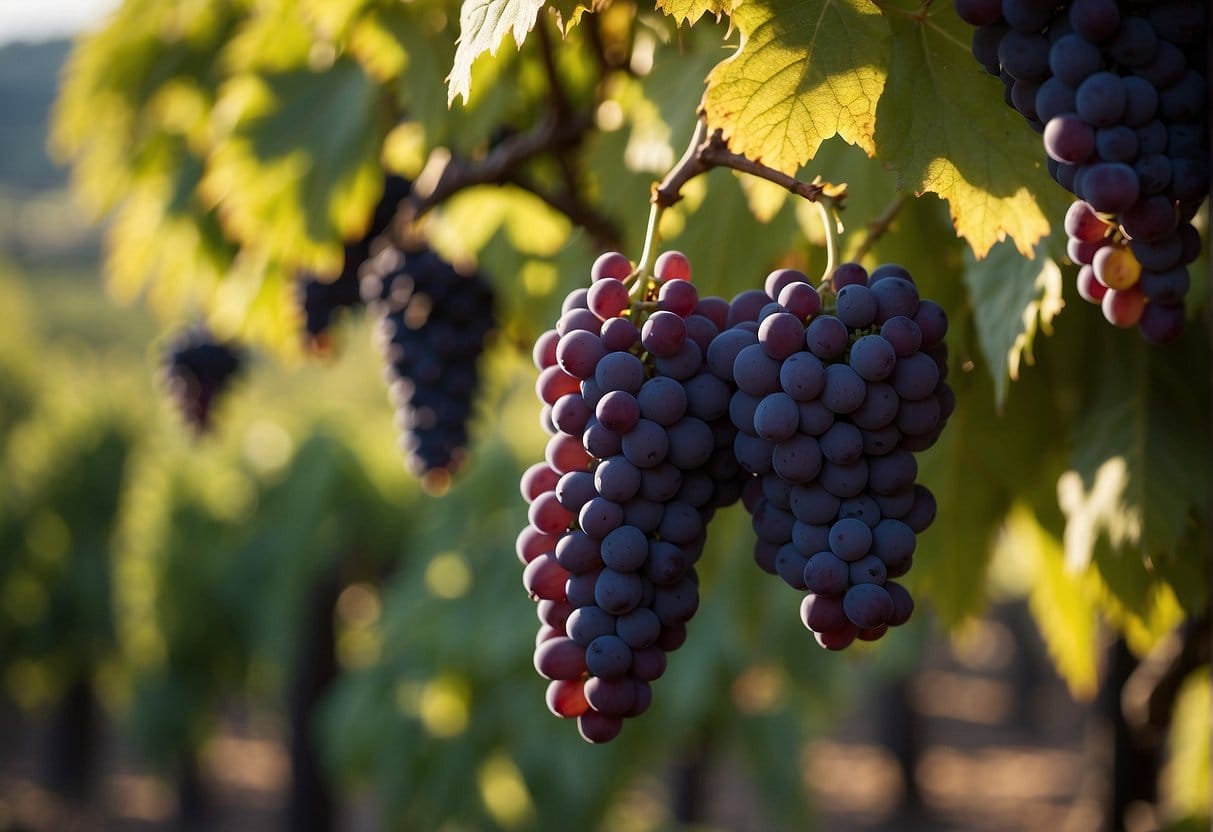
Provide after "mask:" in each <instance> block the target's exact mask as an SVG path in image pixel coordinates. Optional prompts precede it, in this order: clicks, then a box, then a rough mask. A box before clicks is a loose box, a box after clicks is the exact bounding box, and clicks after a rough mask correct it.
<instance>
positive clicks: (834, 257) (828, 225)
mask: <svg viewBox="0 0 1213 832" xmlns="http://www.w3.org/2000/svg"><path fill="white" fill-rule="evenodd" d="M816 205H817V213H819V214H820V215H821V226H822V231H823V232H824V233H825V235H826V267H825V271H824V272H823V273H822V275H821V286H822V287H823V288H824V287H825V286H828V285H829V282H830V275H832V274H834V267H835V266H836V265H837V264H838V240H837V239H836V237H835V234H834V232H835V227H836V223H837V220H835V219H834V214H833V212H832V211H831V210H830V209H829V207H828V206H827V205H826V204H825V203H824V202H818V203H816Z"/></svg>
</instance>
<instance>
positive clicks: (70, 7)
mask: <svg viewBox="0 0 1213 832" xmlns="http://www.w3.org/2000/svg"><path fill="white" fill-rule="evenodd" d="M118 3H119V0H0V44H4V43H9V42H11V41H14V40H26V41H38V40H46V39H48V38H56V37H64V36H67V35H72V34H75V33H76V32H78V31H80V30H81V29H89V28H93V27H95V26H97V25H98V24H99V23H100V22H101V21H102V19H104V17H105V15H106V14H108V13H109V12H110V11H111V10H112V9H114V8H116V7H117V6H118Z"/></svg>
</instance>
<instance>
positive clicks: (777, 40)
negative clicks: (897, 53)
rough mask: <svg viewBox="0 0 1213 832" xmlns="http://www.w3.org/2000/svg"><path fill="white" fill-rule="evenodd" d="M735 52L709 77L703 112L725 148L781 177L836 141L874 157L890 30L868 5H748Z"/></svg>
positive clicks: (857, 0)
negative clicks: (828, 141)
mask: <svg viewBox="0 0 1213 832" xmlns="http://www.w3.org/2000/svg"><path fill="white" fill-rule="evenodd" d="M732 23H733V25H734V26H736V27H737V28H738V29H739V30H740V31H741V44H740V46H738V48H737V52H736V53H735V54H734V55H733V56H732V57H731V58H729V59H728V60H726V61H723V62H722V63H720V64H718V65H717V66H716V68H715V69H713V70H712V72H711V74H710V75H708V89H707V92H706V94H705V95H704V109H705V110H706V113H707V121H708V124H709V125H711V126H712V127H714V128H718V129H720V130H721V131H723V133H724V138H725V139H726V140H728V143H729V148H730V149H731V150H733V151H734V152H736V153H741V154H744V155H745V156H748V157H750V158H751V159H755V160H758V161H761V162H763V163H765V164H767V165H769V166H771V167H773V168H776V169H778V170H781V171H783V172H785V173H795V172H796V169H797V168H799V167H800V166H801V165H803V164H804V163H805V162H807V161H808V160H809V159H811V158H813V154H815V153H816V152H817V148H818V146H819V145H820V144H821V143H822V142H823V141H825V140H826V139H828V138H830V137H831V136H833V135H835V134H837V135H839V136H841V137H842V138H843V139H844V140H846V141H847V142H849V143H851V144H856V145H859V146H860V147H862V148H863V149H864V151H865V152H866V153H867V154H868V155H869V156H871V155H873V154H874V153H875V150H876V147H875V144H874V143H873V135H874V133H875V130H876V103H877V100H878V99H879V98H880V94H881V90H882V89H884V86H885V74H886V63H887V61H886V58H885V52H886V40H885V35H886V29H885V27H884V25H883V23H882V22H881V17H880V13H879V11H878V10H877V8H876V6H874V5H873V4H872V3H870V2H866V0H749V2H746V3H743V4H742V5H741V6H739V7H738V8H737V9H736V11H734V13H733V16H732Z"/></svg>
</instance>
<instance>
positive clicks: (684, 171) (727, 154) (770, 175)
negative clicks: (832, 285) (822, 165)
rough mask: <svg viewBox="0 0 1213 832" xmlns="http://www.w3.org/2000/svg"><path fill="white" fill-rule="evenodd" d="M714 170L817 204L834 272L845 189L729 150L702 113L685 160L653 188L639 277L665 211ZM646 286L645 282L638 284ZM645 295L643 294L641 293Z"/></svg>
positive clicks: (645, 268) (646, 266) (646, 269)
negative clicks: (688, 187)
mask: <svg viewBox="0 0 1213 832" xmlns="http://www.w3.org/2000/svg"><path fill="white" fill-rule="evenodd" d="M713 168H730V169H732V170H736V171H740V172H741V173H747V174H750V175H751V176H756V177H758V178H759V179H765V180H766V181H768V182H773V183H775V184H776V185H779V186H780V187H782V188H784V189H786V190H787V191H788V192H789V193H792V194H795V195H796V196H799V197H802V198H804V199H807V200H808V201H809V202H814V203H817V205H818V206H819V208H820V211H821V217H822V223H823V225H824V227H825V235H826V249H827V261H828V262H827V264H826V276H827V277H828V276H829V273H830V271H831V270H832V269H833V266H834V260H835V244H834V220H833V215H834V214H835V213H836V212H837V211H839V210H841V209H842V207H843V200H844V199H845V198H846V187H845V186H835V185H831V184H829V183H826V182H822V181H820V178H818V179H815V180H814V181H812V182H803V181H801V180H799V179H797V178H796V177H794V176H790V175H788V174H786V173H784V172H783V171H780V170H776V169H775V168H772V167H770V166H769V165H765V164H763V163H762V162H758V161H755V160H754V159H750V158H748V157H746V156H743V155H741V154H740V153H734V152H733V151H731V150H729V146H728V143H727V142H726V141H725V139H724V135H723V133H722V132H721V131H720V130H711V131H709V128H708V123H707V121H706V120H705V119H704V117H703V114H702V113H701V114H700V116H699V118H698V120H697V121H696V122H695V132H694V133H693V134H692V135H691V142H690V144H689V145H687V149H686V151H685V152H684V153H683V154H682V158H681V159H679V160H678V162H677V163H676V164H675V165H674V167H673V168H672V169H671V170H670V172H669V173H667V174H666V176H665V178H664V179H662V180H661V181H660V182H658V183H656V184H655V185H654V186H653V193H652V197H651V199H650V200H649V201H650V204H651V208H650V210H649V225H648V229H647V230H646V231H645V237H644V249H643V250H642V252H641V254H640V260H639V262H638V263H637V264H636V273H637V275H638V276H639V277H641V278H644V277H646V276H648V275H649V274H650V270H651V269H652V265H653V257H654V256H655V253H656V251H655V250H656V247H657V236H658V228H659V226H660V225H661V215H662V213H664V212H665V209H666V208H668V207H670V206H671V205H674V204H676V203H678V202H679V201H680V200H681V199H682V189H683V187H685V186H686V184H687V183H688V182H690V181H691V180H692V179H694V178H695V177H697V176H700V175H701V174H704V173H707V172H708V171H710V170H712V169H713ZM637 283H638V285H643V284H644V283H645V281H644V280H643V279H641V280H639V281H637ZM641 291H643V290H641Z"/></svg>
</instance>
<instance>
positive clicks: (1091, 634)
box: [998, 505, 1101, 701]
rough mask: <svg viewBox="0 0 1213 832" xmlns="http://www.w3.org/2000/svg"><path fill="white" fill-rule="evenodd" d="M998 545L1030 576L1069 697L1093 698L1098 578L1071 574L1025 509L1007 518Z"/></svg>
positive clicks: (1035, 605)
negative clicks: (1028, 572)
mask: <svg viewBox="0 0 1213 832" xmlns="http://www.w3.org/2000/svg"><path fill="white" fill-rule="evenodd" d="M998 546H999V549H1000V552H999V554H1000V555H1003V556H1005V557H1007V558H1008V560H1013V561H1014V562H1015V563H1017V564H1018V565H1019V567H1020V568H1021V569H1025V568H1026V569H1027V570H1029V571H1030V573H1031V579H1030V586H1029V590H1028V608H1029V609H1030V610H1031V611H1032V618H1033V619H1034V620H1035V621H1036V626H1037V627H1038V628H1039V629H1040V635H1041V637H1042V638H1043V640H1044V643H1045V649H1047V650H1048V651H1049V656H1050V658H1052V659H1053V666H1054V667H1056V668H1057V673H1058V675H1060V676H1061V678H1062V679H1064V680H1065V683H1066V687H1068V688H1069V689H1070V695H1071V696H1073V697H1074V698H1075V699H1077V700H1079V701H1088V700H1090V699H1091V697H1092V696H1094V695H1095V692H1096V691H1097V690H1098V689H1099V656H1100V653H1101V650H1100V636H1101V632H1100V626H1099V624H1100V616H1099V609H1098V604H1097V595H1098V587H1099V582H1098V580H1097V579H1096V578H1095V576H1094V575H1092V574H1089V573H1085V572H1071V571H1069V570H1067V569H1066V565H1065V555H1064V554H1063V552H1062V547H1061V541H1059V540H1058V539H1057V538H1056V537H1054V536H1053V535H1052V534H1050V533H1049V532H1048V530H1046V529H1045V528H1044V527H1042V526H1041V524H1040V523H1039V521H1038V520H1037V518H1036V517H1035V516H1034V515H1033V514H1032V512H1031V511H1030V510H1029V509H1028V508H1026V507H1025V506H1023V505H1019V506H1016V507H1015V508H1014V509H1013V510H1012V511H1011V514H1010V515H1009V516H1008V517H1007V522H1006V525H1005V526H1004V528H1003V531H1002V534H1001V536H1000V537H999V541H998ZM1004 550H1005V551H1004Z"/></svg>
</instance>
